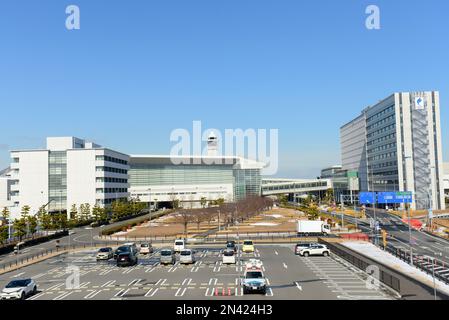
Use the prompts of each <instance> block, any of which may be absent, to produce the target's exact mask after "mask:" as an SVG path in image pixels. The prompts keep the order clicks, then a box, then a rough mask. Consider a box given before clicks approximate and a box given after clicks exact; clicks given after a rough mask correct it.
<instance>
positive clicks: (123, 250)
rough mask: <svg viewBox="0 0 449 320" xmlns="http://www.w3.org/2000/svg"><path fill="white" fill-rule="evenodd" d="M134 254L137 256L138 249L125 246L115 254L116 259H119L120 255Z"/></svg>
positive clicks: (119, 248)
mask: <svg viewBox="0 0 449 320" xmlns="http://www.w3.org/2000/svg"><path fill="white" fill-rule="evenodd" d="M126 252H132V253H133V254H134V255H137V248H136V247H135V246H130V245H123V246H120V247H118V248H117V249H116V250H115V252H114V259H117V256H118V255H119V254H120V253H126Z"/></svg>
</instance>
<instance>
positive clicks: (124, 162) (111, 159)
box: [95, 156, 128, 165]
mask: <svg viewBox="0 0 449 320" xmlns="http://www.w3.org/2000/svg"><path fill="white" fill-rule="evenodd" d="M95 159H96V160H101V161H109V162H114V163H120V164H123V165H128V161H126V160H122V159H118V158H114V157H110V156H96V157H95Z"/></svg>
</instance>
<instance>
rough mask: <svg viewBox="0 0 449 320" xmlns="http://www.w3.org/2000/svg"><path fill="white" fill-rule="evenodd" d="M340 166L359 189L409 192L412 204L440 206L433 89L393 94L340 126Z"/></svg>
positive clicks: (440, 176) (439, 159) (440, 177)
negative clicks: (357, 182)
mask: <svg viewBox="0 0 449 320" xmlns="http://www.w3.org/2000/svg"><path fill="white" fill-rule="evenodd" d="M340 137H341V153H342V164H343V169H345V170H354V171H357V172H358V173H359V179H360V190H361V191H378V192H380V191H412V192H413V197H414V203H413V204H412V208H414V209H425V208H428V207H429V202H431V203H432V207H433V209H444V208H445V202H444V191H443V162H442V143H441V127H440V102H439V93H438V92H437V91H426V92H402V93H394V94H392V95H391V96H389V97H387V98H385V99H384V100H382V101H380V102H378V103H377V104H375V105H373V106H370V107H368V108H366V109H364V110H363V111H362V114H361V115H360V116H358V117H357V118H355V119H354V120H352V121H350V122H349V123H347V124H345V125H344V126H342V127H341V128H340Z"/></svg>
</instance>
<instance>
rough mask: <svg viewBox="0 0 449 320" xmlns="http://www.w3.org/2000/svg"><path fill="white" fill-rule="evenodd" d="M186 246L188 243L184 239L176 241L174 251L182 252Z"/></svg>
mask: <svg viewBox="0 0 449 320" xmlns="http://www.w3.org/2000/svg"><path fill="white" fill-rule="evenodd" d="M185 245H186V243H185V241H184V240H183V239H176V240H175V243H174V245H173V250H175V252H181V251H182V250H184V249H185Z"/></svg>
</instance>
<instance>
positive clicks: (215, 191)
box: [129, 133, 265, 207]
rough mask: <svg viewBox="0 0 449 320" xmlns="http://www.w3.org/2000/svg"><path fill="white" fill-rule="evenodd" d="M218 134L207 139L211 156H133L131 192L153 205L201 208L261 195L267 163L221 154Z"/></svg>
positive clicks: (208, 152) (131, 157)
mask: <svg viewBox="0 0 449 320" xmlns="http://www.w3.org/2000/svg"><path fill="white" fill-rule="evenodd" d="M217 143H218V141H217V137H216V136H215V135H214V134H213V133H212V134H211V135H210V136H209V138H208V141H207V155H205V156H201V155H196V156H195V155H191V156H170V155H162V156H157V155H131V156H130V171H129V178H130V179H129V182H130V194H131V197H132V198H135V199H139V200H140V201H143V202H151V203H152V204H153V205H156V203H157V206H158V207H160V206H171V205H172V202H173V201H174V200H178V201H180V203H181V205H183V206H187V207H189V206H191V207H199V206H200V205H201V199H202V198H204V199H206V201H211V200H217V199H219V198H222V199H224V200H225V201H226V202H230V201H234V200H241V199H244V198H246V197H248V196H260V195H261V170H262V169H263V167H264V166H265V164H264V163H261V162H257V161H252V160H248V159H244V158H241V157H228V156H219V155H218V151H217Z"/></svg>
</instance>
